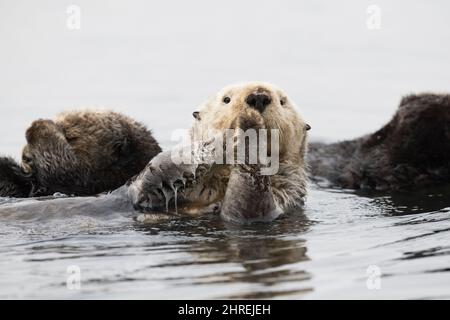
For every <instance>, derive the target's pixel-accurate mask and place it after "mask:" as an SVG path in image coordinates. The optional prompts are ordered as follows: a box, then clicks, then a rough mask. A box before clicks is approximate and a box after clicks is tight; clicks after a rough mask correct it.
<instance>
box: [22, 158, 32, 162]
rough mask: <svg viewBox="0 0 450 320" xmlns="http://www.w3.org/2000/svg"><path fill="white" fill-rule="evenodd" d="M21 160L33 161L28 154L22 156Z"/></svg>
mask: <svg viewBox="0 0 450 320" xmlns="http://www.w3.org/2000/svg"><path fill="white" fill-rule="evenodd" d="M22 161H23V162H25V163H31V162H33V159H31V158H30V157H28V156H22Z"/></svg>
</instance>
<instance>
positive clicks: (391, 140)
mask: <svg viewBox="0 0 450 320" xmlns="http://www.w3.org/2000/svg"><path fill="white" fill-rule="evenodd" d="M308 163H309V166H310V173H311V176H312V177H313V179H318V178H325V179H327V180H328V182H329V183H330V184H331V186H337V187H341V188H349V189H364V190H380V191H388V190H391V191H392V190H404V189H412V188H418V187H426V186H434V185H439V184H448V183H450V95H437V94H420V95H409V96H406V97H404V98H403V99H402V101H401V102H400V106H399V108H398V110H397V112H396V113H395V115H394V117H393V118H392V120H391V121H390V122H389V123H387V124H386V125H385V126H384V127H382V128H381V129H380V130H378V131H377V132H375V133H373V134H369V135H367V136H364V137H361V138H358V139H354V140H349V141H343V142H338V143H332V144H322V143H313V144H311V145H310V148H309V153H308Z"/></svg>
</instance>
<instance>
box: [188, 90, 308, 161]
mask: <svg viewBox="0 0 450 320" xmlns="http://www.w3.org/2000/svg"><path fill="white" fill-rule="evenodd" d="M194 117H195V118H196V119H195V120H194V124H193V127H192V133H193V134H195V136H196V137H198V138H201V139H208V138H210V137H212V136H214V135H215V134H218V133H220V132H222V131H224V130H225V129H235V128H237V127H240V125H239V124H240V123H245V124H248V126H249V127H246V128H242V129H244V130H246V129H248V128H250V127H253V128H254V129H258V128H265V129H278V130H279V135H280V152H281V154H282V155H287V156H288V157H290V156H293V155H294V154H298V153H304V148H305V144H306V142H305V139H306V131H307V130H309V128H310V127H309V125H308V124H306V123H305V122H304V121H303V119H302V118H301V116H300V115H299V113H298V112H297V110H296V107H295V105H294V103H293V102H292V101H291V100H290V99H289V98H288V96H287V95H286V94H285V93H284V92H283V91H282V90H281V89H279V88H277V87H276V86H274V85H272V84H269V83H263V82H250V83H242V84H236V85H231V86H227V87H225V88H224V89H222V90H220V91H219V92H218V93H217V94H216V95H215V96H213V97H211V98H210V99H209V100H208V101H206V102H205V103H204V104H203V105H202V107H201V108H200V110H199V111H197V112H195V113H194ZM242 119H244V121H242ZM240 120H241V121H240ZM255 126H256V127H255ZM302 150H303V152H302ZM291 153H292V154H291Z"/></svg>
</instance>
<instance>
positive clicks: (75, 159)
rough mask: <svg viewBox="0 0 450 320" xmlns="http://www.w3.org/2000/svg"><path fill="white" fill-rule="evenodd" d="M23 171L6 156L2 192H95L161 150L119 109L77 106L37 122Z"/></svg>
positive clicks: (0, 174) (1, 163)
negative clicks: (49, 118)
mask: <svg viewBox="0 0 450 320" xmlns="http://www.w3.org/2000/svg"><path fill="white" fill-rule="evenodd" d="M26 139H27V145H26V146H25V147H24V149H23V153H22V164H21V167H22V170H20V168H19V166H18V164H16V163H15V162H14V161H13V160H12V159H10V158H1V159H0V187H1V186H3V187H1V188H0V196H3V197H5V196H10V197H28V196H30V197H31V196H46V195H52V194H54V193H56V192H60V193H64V194H68V195H80V196H83V195H95V194H98V193H100V192H104V191H111V190H114V189H116V188H118V187H120V186H121V185H123V184H124V183H125V182H126V181H127V180H128V179H130V178H131V177H132V176H134V175H135V174H137V173H139V172H140V171H141V170H142V169H143V168H144V167H145V166H146V164H147V163H148V162H149V161H150V160H151V159H152V158H153V157H154V156H155V155H157V154H158V153H159V152H160V151H161V148H160V147H159V145H158V143H157V142H156V140H155V139H154V138H153V136H152V135H151V132H150V131H149V130H147V129H146V128H145V126H143V125H142V124H140V123H138V122H136V121H134V120H132V119H130V118H128V117H126V116H124V115H122V114H120V113H116V112H110V111H72V112H65V113H62V114H60V115H59V116H58V117H57V118H56V119H55V121H53V120H37V121H34V122H33V123H32V124H31V126H30V128H28V130H27V132H26Z"/></svg>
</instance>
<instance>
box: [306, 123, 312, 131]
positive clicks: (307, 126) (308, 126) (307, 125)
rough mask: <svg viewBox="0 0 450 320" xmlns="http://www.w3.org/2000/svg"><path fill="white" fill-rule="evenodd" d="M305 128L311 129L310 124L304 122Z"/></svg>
mask: <svg viewBox="0 0 450 320" xmlns="http://www.w3.org/2000/svg"><path fill="white" fill-rule="evenodd" d="M305 130H306V131H309V130H311V126H310V125H309V124H307V123H306V124H305Z"/></svg>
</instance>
